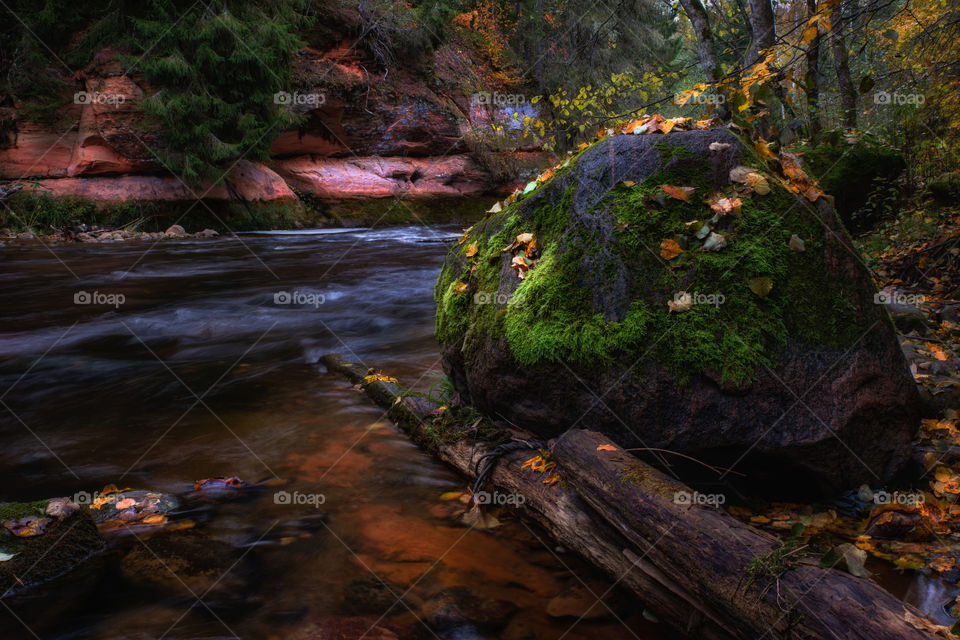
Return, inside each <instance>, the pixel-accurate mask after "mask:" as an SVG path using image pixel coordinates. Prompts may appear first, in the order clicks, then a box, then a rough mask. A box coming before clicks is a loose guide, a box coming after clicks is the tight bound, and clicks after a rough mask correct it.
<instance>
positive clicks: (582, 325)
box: [436, 148, 862, 384]
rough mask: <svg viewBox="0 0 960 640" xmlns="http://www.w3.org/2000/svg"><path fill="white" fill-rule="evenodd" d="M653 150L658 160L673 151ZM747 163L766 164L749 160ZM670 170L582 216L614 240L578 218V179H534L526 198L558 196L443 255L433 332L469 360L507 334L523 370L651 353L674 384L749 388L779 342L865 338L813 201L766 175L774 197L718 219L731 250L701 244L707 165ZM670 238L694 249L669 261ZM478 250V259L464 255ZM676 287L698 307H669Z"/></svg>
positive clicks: (748, 200)
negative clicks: (534, 250) (531, 247)
mask: <svg viewBox="0 0 960 640" xmlns="http://www.w3.org/2000/svg"><path fill="white" fill-rule="evenodd" d="M660 151H661V153H662V154H663V155H664V157H665V158H667V157H675V156H676V155H680V154H681V152H678V151H676V150H674V149H672V148H671V149H670V150H669V155H668V154H667V153H666V152H665V151H664V149H660ZM684 151H685V149H684ZM684 157H687V156H684ZM747 163H748V164H751V165H753V166H757V167H761V166H763V165H762V164H761V162H760V161H759V160H758V159H756V158H750V159H748V160H747ZM678 166H683V167H684V168H683V170H682V172H681V171H674V172H660V173H657V174H655V175H652V176H650V177H649V178H648V179H646V180H644V181H643V182H642V183H641V184H638V185H636V186H632V187H628V186H626V185H623V184H622V183H621V184H620V185H617V186H616V187H615V188H614V189H613V190H612V191H610V193H609V194H607V197H606V198H605V199H604V200H603V201H602V202H601V204H600V205H597V207H595V208H594V210H593V211H592V212H589V216H593V217H597V218H602V217H604V216H606V217H607V218H608V219H609V225H608V228H614V229H615V230H613V231H612V235H610V236H609V237H604V236H603V235H602V234H601V233H599V232H598V231H597V227H596V226H593V227H591V226H588V225H585V224H582V223H578V221H577V220H572V218H571V213H570V212H571V202H572V198H573V197H575V195H576V189H577V184H578V183H577V181H576V180H570V181H567V182H566V183H561V184H560V185H556V186H554V187H551V184H550V183H548V184H547V185H544V186H541V187H540V188H539V189H538V191H537V192H535V193H534V194H533V195H531V196H528V199H531V198H534V197H537V194H539V193H540V191H542V190H548V189H551V188H553V193H552V199H551V197H549V196H550V195H551V194H546V195H544V194H541V195H542V197H538V198H537V200H531V201H530V202H527V203H526V204H524V203H523V202H522V201H521V202H520V203H515V204H513V205H511V206H510V207H509V208H507V209H506V210H505V211H503V212H501V213H499V214H496V215H494V216H491V217H489V218H487V219H485V220H484V221H483V222H482V223H480V224H478V225H477V226H476V227H474V229H472V230H471V232H470V234H469V237H468V238H466V240H465V241H464V242H463V243H462V244H461V245H459V246H458V247H456V248H455V249H454V250H453V251H452V252H451V254H450V255H449V256H448V258H447V264H446V265H445V268H444V270H443V272H442V274H441V276H440V278H439V280H438V282H437V289H436V298H437V302H438V312H437V336H438V338H439V339H440V340H441V342H444V343H446V342H450V341H457V340H460V339H463V341H464V344H463V351H464V355H465V357H467V358H468V359H469V358H470V357H471V354H472V352H473V351H475V350H478V349H479V348H480V346H482V344H483V343H484V342H485V340H486V339H487V338H488V337H491V336H492V337H493V338H503V339H505V340H506V342H507V343H508V345H509V347H510V350H511V352H512V354H513V356H514V358H515V359H516V361H517V362H518V364H520V365H522V366H533V365H536V364H539V363H545V362H566V363H570V364H576V365H586V366H590V365H592V364H600V363H608V362H611V361H615V360H623V361H624V362H627V363H628V364H629V363H631V362H633V361H634V360H635V359H636V358H637V356H639V355H641V354H646V355H647V357H649V358H651V359H653V360H654V361H657V362H659V363H660V364H662V365H664V366H665V367H666V368H667V369H668V370H670V371H672V372H673V373H675V374H677V375H678V377H680V379H681V380H686V379H688V378H689V377H690V375H692V374H697V373H704V372H710V373H713V374H717V375H719V377H720V378H721V379H722V380H723V381H724V382H729V383H733V384H743V383H746V382H748V381H750V380H752V379H754V378H755V375H756V372H757V370H758V368H759V367H761V366H762V365H764V364H767V365H772V364H773V363H774V362H775V360H776V353H777V350H778V346H779V345H783V344H785V343H786V342H788V341H793V342H799V343H803V344H809V345H811V346H815V347H841V346H847V345H849V344H851V343H852V342H853V341H854V340H856V339H857V338H858V337H859V335H860V332H861V331H862V328H861V327H859V323H858V322H856V320H857V315H858V312H857V310H856V309H855V308H854V307H853V306H851V305H850V304H849V303H848V302H846V299H845V292H844V291H843V289H842V286H841V284H840V283H838V282H835V281H833V280H831V279H830V277H829V275H828V274H829V272H830V269H829V265H828V264H827V257H826V256H827V252H826V250H825V246H824V229H823V227H822V225H821V223H820V222H819V220H818V219H817V216H815V215H812V214H811V213H810V212H809V211H808V208H809V204H808V203H797V201H796V199H795V196H794V195H793V194H791V193H789V192H788V191H786V190H785V189H783V188H782V187H781V186H779V184H776V181H775V180H773V179H771V183H772V184H771V186H772V187H773V189H772V191H771V193H769V194H767V195H764V196H758V195H753V196H751V197H744V198H743V206H742V209H741V212H740V215H739V216H727V217H725V218H724V219H722V220H720V222H719V223H718V224H715V225H714V229H715V230H716V231H717V232H719V233H723V234H724V235H725V236H726V238H727V240H728V246H727V247H726V248H725V249H723V250H721V251H719V252H708V251H703V250H702V249H700V248H698V246H697V245H698V244H699V243H698V241H697V240H695V238H694V234H695V233H696V231H697V230H698V229H699V228H700V227H702V226H703V225H704V223H706V222H707V221H708V220H709V219H710V217H711V216H712V215H713V213H712V211H711V210H710V208H709V207H708V206H707V205H706V204H704V203H703V201H702V199H703V197H704V196H705V195H707V194H708V193H710V191H711V185H710V184H709V176H710V175H711V172H710V170H709V167H708V166H707V165H706V162H704V163H702V164H700V166H698V165H697V163H690V162H689V161H687V162H684V163H682V165H678ZM556 180H558V178H556V177H555V178H553V180H552V181H551V182H553V181H556ZM662 184H671V185H684V186H694V187H696V188H697V190H696V192H695V194H694V196H693V197H692V198H691V201H690V202H683V201H681V200H678V199H674V198H664V196H663V191H662V189H661V186H660V185H662ZM564 185H566V186H565V188H564V189H563V190H562V192H561V191H560V188H561V187H564ZM533 202H536V203H537V205H536V206H534V205H533V204H532V203H533ZM581 217H583V216H581ZM522 232H532V233H534V234H535V235H536V237H537V240H538V243H539V245H540V251H541V254H540V256H539V261H538V263H537V265H536V267H535V268H533V269H532V270H531V271H530V272H529V273H528V275H527V277H526V279H525V280H523V281H520V282H519V284H516V279H515V276H513V275H512V274H511V272H510V270H509V269H508V268H507V266H506V265H507V264H508V263H509V257H510V256H509V254H502V253H501V252H502V250H503V248H504V247H505V246H507V245H509V244H510V243H511V242H512V240H513V238H514V237H515V236H516V235H517V234H518V233H522ZM794 234H795V235H797V236H799V237H800V238H801V239H802V240H803V241H804V243H805V245H806V250H805V251H804V252H802V253H799V252H795V251H792V250H791V249H790V247H789V241H790V237H791V236H792V235H794ZM667 238H671V239H673V238H676V239H678V240H680V241H682V242H684V243H685V244H686V246H687V247H688V250H687V251H686V252H684V253H682V254H681V255H680V256H679V257H678V258H676V259H674V260H672V261H670V262H669V264H665V262H664V261H663V260H662V259H661V258H660V255H659V251H660V244H661V242H662V241H663V240H664V239H667ZM472 244H476V246H477V253H476V255H475V256H474V257H473V258H468V257H467V255H466V252H467V248H468V247H470V246H471V245H472ZM585 274H590V277H591V278H597V277H599V278H600V282H601V283H602V284H601V286H600V288H604V287H606V285H607V283H609V286H610V292H611V294H610V295H611V297H613V298H615V302H614V304H613V306H614V307H619V310H617V311H616V312H615V313H612V312H611V308H610V305H609V304H607V306H606V308H605V307H604V305H603V304H598V302H597V299H598V292H597V291H596V289H597V287H594V286H589V285H588V284H587V283H586V282H585ZM755 277H765V278H770V279H771V280H773V282H774V286H773V290H772V292H771V293H770V294H769V295H768V296H766V297H763V298H761V297H759V296H758V295H756V294H755V293H754V292H753V291H751V289H750V279H751V278H755ZM504 278H507V279H508V280H506V281H505V282H504V281H503V279H504ZM460 283H463V284H465V285H466V288H464V287H463V285H462V284H460ZM458 285H459V286H458ZM620 285H622V286H620ZM618 286H619V287H620V288H619V289H618V288H617V287H618ZM681 292H688V293H690V294H693V295H695V299H696V301H697V302H699V303H698V304H694V306H693V308H692V309H691V310H689V311H686V312H683V313H671V312H670V310H669V308H668V305H667V303H668V302H669V301H671V300H674V298H675V295H676V294H678V293H681ZM599 293H604V292H599ZM847 293H849V292H847ZM478 301H480V303H478ZM710 301H713V302H710ZM638 369H639V368H638ZM638 369H635V371H636V370H638Z"/></svg>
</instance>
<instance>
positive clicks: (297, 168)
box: [0, 38, 542, 203]
mask: <svg viewBox="0 0 960 640" xmlns="http://www.w3.org/2000/svg"><path fill="white" fill-rule="evenodd" d="M463 63H464V64H468V65H469V62H467V61H463ZM377 66H378V65H377V63H376V61H375V60H374V59H373V57H372V56H371V55H370V54H369V53H367V52H365V51H364V49H363V47H362V46H357V43H356V42H354V41H353V40H351V39H349V38H340V39H339V40H337V39H336V38H334V39H333V40H332V41H331V42H329V43H328V47H327V48H324V49H317V48H312V47H304V48H302V49H301V50H300V51H299V52H298V55H297V57H296V63H295V68H294V76H295V80H296V81H297V85H298V86H299V87H302V88H304V90H303V91H302V92H301V93H308V94H309V96H308V97H309V98H310V100H300V99H299V98H296V97H294V98H292V99H291V101H290V104H289V108H290V109H291V111H294V112H295V113H297V114H298V115H302V116H304V118H305V120H304V122H303V123H302V125H301V126H299V128H297V129H295V130H288V131H283V132H280V133H278V135H277V137H276V138H275V139H274V140H273V142H272V144H271V147H270V154H271V156H272V157H271V159H270V160H269V161H267V162H266V164H260V163H256V162H251V161H248V160H245V159H242V160H240V161H239V162H237V164H236V166H235V167H233V168H232V172H231V176H230V178H229V180H228V181H227V183H226V184H217V185H206V186H201V187H197V186H195V185H190V186H188V185H185V184H183V183H182V182H181V181H179V180H177V179H175V178H172V177H170V176H169V173H167V172H165V169H164V167H163V166H162V164H161V163H160V162H159V161H158V160H157V159H156V157H157V151H162V150H163V149H164V148H165V144H166V143H165V142H164V136H163V131H161V130H157V129H156V128H155V127H154V126H153V125H151V124H150V121H149V119H148V118H147V117H146V115H145V113H144V112H143V110H142V108H141V102H142V101H143V100H144V99H145V98H146V97H148V96H149V95H150V94H151V92H152V89H151V88H150V87H149V86H148V85H147V84H146V82H145V81H144V80H143V78H141V77H139V76H136V75H128V74H127V73H126V72H125V71H126V69H125V67H124V66H123V65H122V64H121V63H120V54H119V52H117V51H114V50H110V49H104V50H102V51H100V52H98V54H97V55H96V56H94V62H93V63H91V65H89V66H88V68H86V69H85V70H83V72H82V73H80V74H79V75H80V76H82V77H83V81H82V84H81V85H80V86H81V87H82V88H83V89H84V91H82V92H77V94H76V95H81V96H83V97H82V98H80V99H78V98H76V97H75V96H74V95H73V93H72V92H71V95H70V96H69V98H70V101H69V103H65V104H64V108H63V115H64V121H66V120H67V119H69V118H74V119H75V120H74V122H73V124H70V125H68V124H64V125H62V126H60V125H58V126H60V128H59V129H57V130H48V129H45V128H44V127H41V126H38V125H36V124H35V123H32V122H29V121H26V120H25V119H24V117H23V114H24V113H26V112H27V110H26V109H24V108H21V107H24V106H26V105H18V108H17V109H13V108H10V107H4V108H3V111H4V112H3V113H0V119H2V120H3V121H4V122H5V123H8V122H12V123H13V125H12V127H11V130H12V133H11V134H9V135H7V136H5V138H7V139H4V140H0V180H3V179H6V180H24V179H28V178H40V181H39V183H37V184H33V183H30V184H28V185H27V186H28V189H27V191H29V190H31V189H34V190H36V191H38V192H39V193H42V194H45V195H48V196H50V197H52V198H59V199H63V198H75V199H78V200H89V201H94V202H98V203H117V202H128V201H156V202H181V201H183V202H186V201H192V200H195V199H197V198H202V199H205V200H217V201H219V200H241V201H244V202H252V203H293V202H296V201H297V199H298V198H297V195H296V194H295V193H294V191H293V189H298V190H301V191H303V192H308V193H311V194H313V195H316V196H319V197H320V198H329V199H354V198H367V197H374V198H386V197H395V196H403V197H407V198H412V199H434V198H442V197H451V196H452V197H461V196H464V195H477V194H481V193H485V192H488V191H491V190H494V189H496V188H498V187H500V186H502V185H503V183H504V182H512V181H515V180H525V179H526V176H522V175H512V176H511V175H506V176H505V175H503V172H502V171H500V170H499V169H498V173H500V174H501V175H497V176H494V175H491V173H490V172H489V171H487V170H485V169H484V168H483V167H481V166H478V164H477V162H476V160H474V159H473V158H472V157H471V156H469V155H468V154H467V152H468V151H469V148H468V147H469V146H470V145H468V144H467V138H468V136H470V135H472V134H473V133H474V129H475V127H476V126H480V127H484V129H485V130H489V129H490V122H489V114H487V113H485V112H484V113H479V114H478V113H474V110H471V109H469V108H468V107H467V105H466V102H465V99H464V96H463V95H462V94H463V90H464V89H463V86H462V84H463V77H462V75H456V74H454V73H453V72H451V71H447V72H446V76H445V77H443V78H440V79H439V80H440V81H438V79H437V78H431V79H430V80H428V79H426V78H424V77H421V75H417V73H416V72H414V71H412V70H405V69H400V70H397V71H395V72H394V73H396V74H397V76H398V77H391V80H390V82H389V83H384V82H383V80H384V76H383V74H384V73H385V72H384V71H383V70H377ZM441 75H443V74H441ZM78 88H79V87H78ZM451 91H452V92H453V94H454V95H449V92H451ZM302 97H303V96H300V98H302ZM64 99H65V101H66V100H67V96H66V95H65V96H64ZM461 103H462V104H461ZM8 112H9V113H8ZM511 146H512V148H513V149H514V150H508V151H503V152H496V153H492V154H491V157H492V158H494V160H493V162H494V165H495V166H498V167H499V166H505V165H514V168H513V169H512V170H510V171H508V172H507V173H511V172H512V173H513V174H519V173H522V172H523V171H524V169H523V166H524V165H525V164H527V163H528V162H529V160H530V158H524V157H520V158H519V159H517V160H514V158H513V156H526V155H532V154H518V153H517V151H516V150H517V149H519V148H520V147H519V146H517V145H516V144H513V143H509V144H503V143H502V141H501V143H500V144H498V145H497V148H506V149H510V148H511ZM540 164H542V161H541V162H540ZM228 169H230V167H225V171H226V170H228ZM278 173H279V174H280V175H282V176H283V178H281V177H280V175H278Z"/></svg>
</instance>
